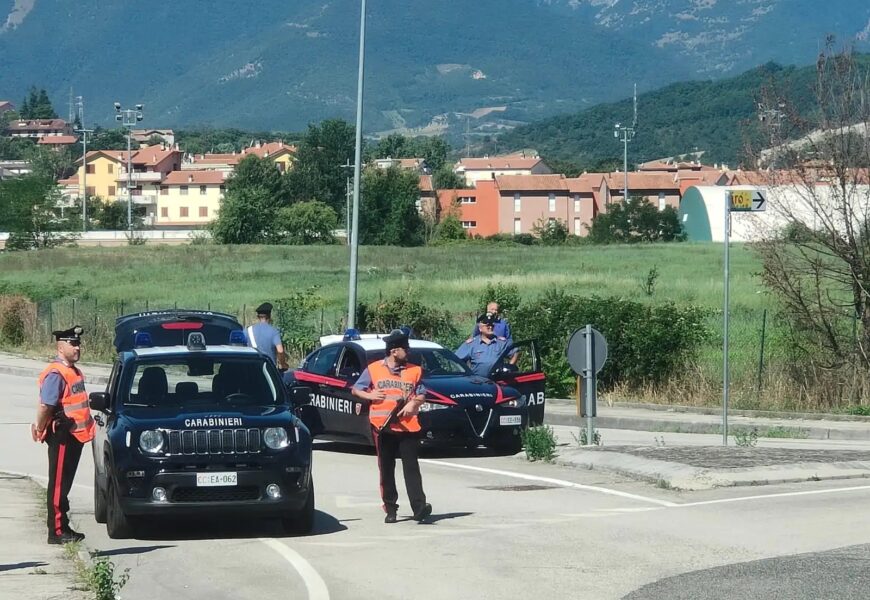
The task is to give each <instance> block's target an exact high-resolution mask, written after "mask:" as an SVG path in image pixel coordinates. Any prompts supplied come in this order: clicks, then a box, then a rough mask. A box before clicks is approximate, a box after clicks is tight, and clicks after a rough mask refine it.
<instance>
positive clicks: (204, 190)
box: [199, 185, 208, 196]
mask: <svg viewBox="0 0 870 600" xmlns="http://www.w3.org/2000/svg"><path fill="white" fill-rule="evenodd" d="M207 193H208V189H207V188H206V187H205V186H204V185H201V186H199V195H200V196H205V195H206V194H207Z"/></svg>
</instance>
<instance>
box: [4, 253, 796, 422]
mask: <svg viewBox="0 0 870 600" xmlns="http://www.w3.org/2000/svg"><path fill="white" fill-rule="evenodd" d="M348 262H349V252H348V249H347V248H346V247H343V246H329V247H288V246H216V245H191V246H174V247H173V246H129V247H117V248H61V249H54V250H48V251H39V252H18V253H5V254H2V255H0V293H24V294H25V295H27V296H29V297H30V298H32V299H34V300H43V301H44V300H53V301H54V303H53V317H52V318H53V319H54V320H55V321H57V322H59V321H62V320H63V319H70V318H72V314H71V309H72V307H71V305H72V298H76V306H77V310H78V311H79V312H78V315H77V316H79V315H82V314H86V313H85V311H86V307H88V306H93V305H94V304H96V305H97V306H98V307H100V308H101V310H107V311H115V312H116V313H117V312H119V311H120V310H121V306H120V305H121V303H123V310H124V311H126V312H131V311H133V310H140V309H143V308H145V307H146V306H147V307H148V308H151V309H154V308H161V307H172V306H175V305H177V306H178V307H185V308H206V307H210V308H211V309H213V310H224V311H227V312H231V313H234V314H238V315H240V316H242V314H243V310H244V311H245V313H246V314H245V315H244V316H245V317H246V318H247V319H248V320H250V319H251V318H252V316H253V315H252V314H251V313H252V307H255V306H257V305H258V304H259V303H261V302H263V301H265V300H274V299H276V298H283V297H287V296H289V295H290V294H292V293H294V292H298V291H304V290H306V289H308V288H310V287H312V286H318V288H319V289H318V291H317V294H318V295H320V296H322V298H323V299H324V301H325V309H324V327H325V329H327V330H329V329H333V328H338V327H340V324H341V323H340V321H341V318H342V316H343V315H344V313H345V311H346V306H347V280H348ZM653 268H655V269H656V270H657V272H658V278H657V279H656V282H655V286H654V292H653V293H652V295H647V294H646V292H645V291H644V289H643V287H644V286H643V282H644V281H645V280H646V279H647V276H648V274H649V272H650V270H651V269H653ZM758 270H759V264H758V262H757V260H756V258H755V257H754V255H753V254H752V253H751V252H750V251H749V250H748V249H747V248H744V247H742V246H739V245H736V246H734V247H733V249H732V252H731V327H732V329H731V344H732V348H733V349H734V351H733V354H732V355H731V360H732V364H733V371H732V378H733V380H734V382H735V387H736V388H741V387H745V388H746V389H747V390H751V389H754V381H755V373H756V370H757V366H758V354H759V349H760V330H761V321H762V313H763V311H764V310H765V309H768V310H769V313H768V339H769V341H768V346H767V352H766V355H767V356H768V357H770V360H771V361H773V363H774V364H775V362H776V360H777V356H778V354H779V349H780V347H781V343H782V342H781V339H780V337H781V336H780V335H778V334H777V327H776V326H775V324H774V326H773V327H771V325H772V323H771V321H772V317H773V313H774V312H775V302H774V300H773V299H772V298H771V297H770V296H768V295H767V294H765V293H764V290H763V289H762V287H761V285H760V283H759V281H758V278H757V277H756V275H755V273H757V271H758ZM722 273H723V249H722V246H721V245H717V244H668V245H665V244H661V245H644V246H605V247H593V246H581V247H570V248H546V247H525V246H488V245H486V246H484V245H462V246H449V247H436V248H386V247H365V248H361V249H360V258H359V276H358V297H359V300H360V301H363V302H365V301H370V300H374V299H376V298H377V297H378V295H379V294H380V295H384V296H391V295H395V294H399V293H401V292H405V291H407V290H411V291H412V292H413V293H414V294H415V295H416V296H417V297H418V298H419V299H420V301H422V302H423V303H425V304H429V305H433V306H438V307H440V308H443V309H446V310H448V311H450V312H451V313H452V314H453V315H454V318H455V320H456V322H457V324H459V325H460V326H461V327H464V325H463V323H466V322H467V324H468V327H469V328H470V327H471V324H472V323H473V315H474V314H476V313H477V312H479V310H480V309H481V308H482V307H481V306H479V305H478V302H477V300H478V299H479V297H480V296H481V293H482V292H483V290H484V289H485V287H486V285H487V284H490V283H499V282H501V283H511V284H515V285H516V286H517V287H518V288H519V290H520V293H521V295H522V297H523V298H524V299H533V298H536V297H537V296H539V295H540V294H541V293H542V292H543V291H544V290H545V289H548V288H550V287H554V286H556V287H561V288H564V289H566V290H568V291H570V292H571V293H576V294H579V295H588V296H591V295H599V296H611V295H615V296H622V297H625V298H629V299H632V300H636V301H639V302H649V303H661V302H666V301H673V302H675V303H677V304H681V305H688V304H694V305H698V306H703V307H706V308H709V309H712V311H713V313H714V314H713V316H711V317H710V322H709V326H710V328H711V330H712V331H714V333H717V334H718V335H717V336H716V339H714V340H712V341H711V342H710V344H709V346H708V347H706V348H704V350H703V351H702V354H701V356H700V357H699V364H698V365H697V369H698V372H697V376H698V377H699V378H703V379H708V380H710V381H716V379H717V378H720V377H721V360H722V357H721V331H722V327H721V309H722V291H723V287H722V277H723V275H722ZM710 394H713V392H712V391H711V392H709V394H708V393H705V394H702V395H704V396H707V395H710ZM747 394H749V395H750V396H751V395H752V394H750V393H749V392H747ZM714 396H715V394H714ZM664 400H667V399H664ZM695 401H696V402H698V403H702V402H707V403H709V402H715V397H711V398H706V397H705V398H698V399H696V400H695ZM746 404H750V405H756V404H757V399H756V401H751V400H747V401H746Z"/></svg>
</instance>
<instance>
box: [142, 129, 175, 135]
mask: <svg viewBox="0 0 870 600" xmlns="http://www.w3.org/2000/svg"><path fill="white" fill-rule="evenodd" d="M132 133H133V135H151V134H152V133H153V134H159V135H174V134H175V132H174V131H172V130H171V129H134V130H133V132H132Z"/></svg>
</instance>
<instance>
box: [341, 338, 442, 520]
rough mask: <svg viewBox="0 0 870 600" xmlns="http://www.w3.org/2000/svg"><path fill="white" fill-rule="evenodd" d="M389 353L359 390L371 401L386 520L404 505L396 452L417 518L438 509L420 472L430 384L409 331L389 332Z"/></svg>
mask: <svg viewBox="0 0 870 600" xmlns="http://www.w3.org/2000/svg"><path fill="white" fill-rule="evenodd" d="M384 343H385V345H386V356H385V357H384V359H383V360H376V361H375V362H373V363H371V364H370V365H369V366H368V368H367V369H366V370H365V371H364V372H363V374H362V375H360V377H359V379H358V380H357V382H356V384H355V385H354V387H353V395H354V396H356V397H358V398H362V399H363V400H367V401H369V402H370V403H371V406H370V407H369V422H370V423H371V426H372V429H373V432H372V437H373V439H374V442H375V450H376V452H377V455H378V470H379V471H380V484H381V485H380V487H381V499H382V500H383V503H384V504H383V508H384V512H386V513H387V516H386V517H385V518H384V523H395V522H396V513H397V511H398V509H399V505H398V500H399V492H398V490H397V489H396V457H397V456H401V458H402V471H403V473H404V476H405V488H406V489H407V491H408V500H409V501H410V502H411V510H412V511H413V518H414V520H415V521H423V520H425V519H426V518H427V517H428V516H429V515H431V514H432V505H431V504H429V503H427V502H426V494H425V493H424V492H423V478H422V475H421V474H420V463H419V461H418V453H419V448H420V435H419V434H420V421H419V420H418V419H417V413H418V411H419V410H420V406H421V405H422V404H423V402H424V399H425V396H424V395H425V393H426V390H425V388H424V387H423V385H422V384H421V383H420V379H421V378H422V376H423V372H422V369H421V368H420V367H418V366H416V365H412V364H408V351H409V345H408V333H407V332H406V331H402V330H398V329H396V330H393V331H392V332H390V334H389V335H387V336H386V337H385V338H384Z"/></svg>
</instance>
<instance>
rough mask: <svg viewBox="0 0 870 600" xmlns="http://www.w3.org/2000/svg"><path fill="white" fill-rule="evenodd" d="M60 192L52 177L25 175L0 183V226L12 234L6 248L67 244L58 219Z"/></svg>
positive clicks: (64, 227) (62, 223) (33, 247)
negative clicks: (0, 224)
mask: <svg viewBox="0 0 870 600" xmlns="http://www.w3.org/2000/svg"><path fill="white" fill-rule="evenodd" d="M59 199H60V191H59V190H58V189H57V186H56V185H55V183H54V180H53V179H51V178H50V177H43V176H39V175H24V176H21V177H14V178H12V179H7V180H4V181H0V223H3V227H4V229H6V230H7V231H8V232H9V240H8V241H7V243H6V248H7V249H9V250H30V249H37V248H50V247H52V246H57V245H59V244H62V243H64V242H65V241H67V239H68V238H67V237H66V236H64V235H63V234H61V233H60V232H62V231H64V230H67V224H66V223H65V222H63V221H61V220H60V219H58V218H57V203H58V200H59Z"/></svg>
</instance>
